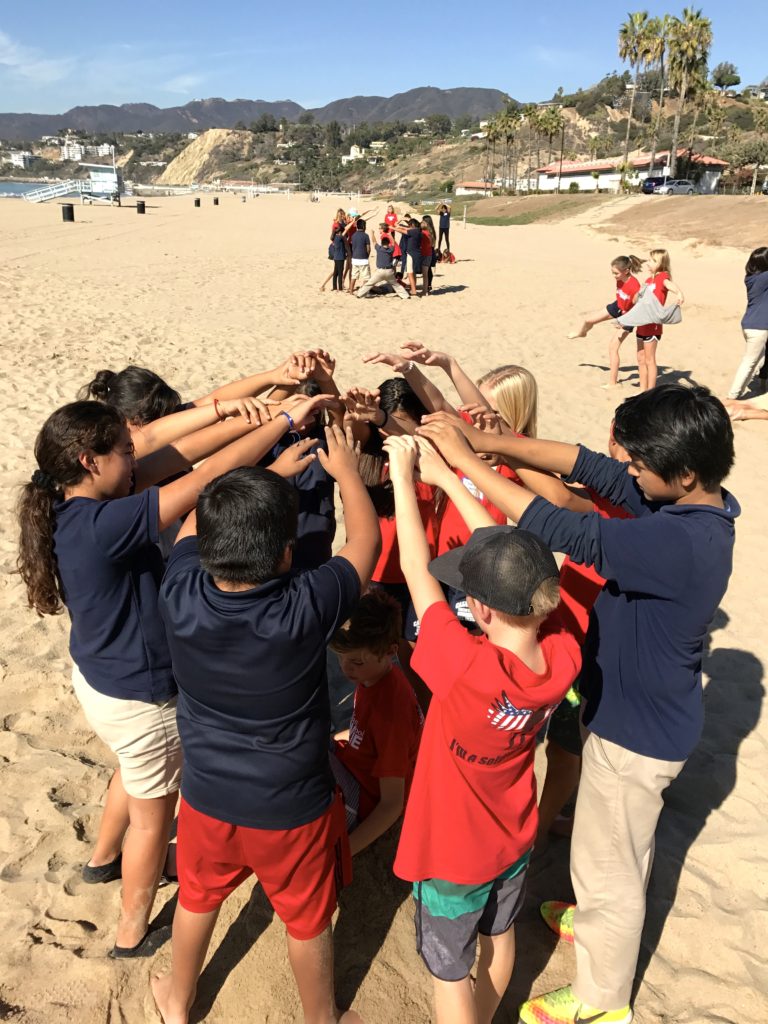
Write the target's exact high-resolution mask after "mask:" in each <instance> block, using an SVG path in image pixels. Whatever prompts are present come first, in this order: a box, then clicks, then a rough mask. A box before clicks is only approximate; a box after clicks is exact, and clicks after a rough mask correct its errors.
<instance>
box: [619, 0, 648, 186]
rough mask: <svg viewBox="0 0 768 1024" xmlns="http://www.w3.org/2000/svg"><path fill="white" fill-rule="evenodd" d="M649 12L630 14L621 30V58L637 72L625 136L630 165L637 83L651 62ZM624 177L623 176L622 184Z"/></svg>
mask: <svg viewBox="0 0 768 1024" xmlns="http://www.w3.org/2000/svg"><path fill="white" fill-rule="evenodd" d="M648 24H649V18H648V11H635V13H634V14H628V15H627V20H626V21H625V22H624V24H623V25H622V26H621V28H620V29H619V57H621V59H622V60H625V61H626V62H627V64H629V66H630V67H631V68H633V69H634V72H635V81H634V83H633V85H632V96H631V97H630V100H629V117H628V118H627V133H626V135H625V136H624V160H623V163H624V164H625V165H626V164H628V163H629V133H630V131H631V129H632V112H633V111H634V108H635V96H636V95H637V82H638V79H639V77H640V70H641V68H643V67H644V66H645V65H646V64H647V63H648V61H649V54H650V52H651V42H650V38H649V34H648ZM623 180H624V176H623V175H622V182H623Z"/></svg>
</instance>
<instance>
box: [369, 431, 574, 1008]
mask: <svg viewBox="0 0 768 1024" xmlns="http://www.w3.org/2000/svg"><path fill="white" fill-rule="evenodd" d="M422 445H423V441H422ZM385 446H386V448H387V450H388V452H389V456H390V478H391V480H392V485H393V488H394V492H395V504H396V518H397V536H398V541H399V544H400V558H401V563H402V567H403V572H404V574H405V578H406V581H407V583H408V588H409V590H410V593H411V599H412V601H413V606H414V609H415V611H416V614H417V615H418V617H419V618H420V620H421V628H420V631H419V637H418V640H417V642H416V648H415V651H414V655H413V659H412V662H411V665H412V668H413V669H414V670H415V671H416V672H418V674H419V675H420V676H421V677H422V679H423V680H424V682H425V683H426V684H427V686H428V687H429V688H430V689H431V690H432V693H433V699H432V701H431V703H430V706H429V711H428V713H427V719H426V723H425V726H424V735H423V737H422V742H421V746H420V748H419V756H418V759H417V762H416V772H415V775H414V780H413V786H412V787H411V793H410V797H409V801H408V806H407V808H406V812H405V821H404V822H403V831H402V835H401V839H400V845H399V848H398V851H397V858H396V860H395V873H396V874H397V875H399V876H400V877H401V878H405V879H407V880H408V881H411V882H413V883H414V899H415V901H416V937H417V947H418V950H419V952H420V954H421V957H422V959H423V960H424V963H425V964H426V966H427V968H428V970H429V971H430V973H431V974H432V975H433V978H434V992H435V1007H436V1018H437V1021H438V1024H443V1022H447V1021H452V1022H453V1021H472V1022H475V1024H491V1021H492V1019H493V1015H494V1013H495V1012H496V1010H497V1008H498V1006H499V1003H500V1002H501V998H502V996H503V994H504V990H505V989H506V987H507V984H508V983H509V979H510V977H511V974H512V968H513V965H514V959H515V938H514V921H515V918H516V917H517V915H518V913H519V911H520V909H521V907H522V903H523V897H524V892H525V878H526V872H527V868H528V862H529V860H530V855H531V849H532V847H533V843H534V840H535V837H536V825H537V812H536V784H535V779H534V775H533V756H534V750H535V737H536V733H537V732H538V731H539V729H540V728H541V727H542V726H543V725H544V723H545V722H546V720H547V718H548V717H549V716H550V714H551V713H552V712H553V711H554V709H555V707H556V706H557V705H558V704H559V702H560V700H561V699H562V698H563V696H564V695H565V693H566V691H567V690H568V688H569V686H570V685H571V683H572V682H573V680H574V679H575V677H576V674H577V672H578V669H579V666H580V664H581V654H580V651H579V639H580V638H579V635H578V630H577V629H576V628H575V626H574V623H573V622H572V621H571V620H570V619H568V618H564V617H561V616H560V614H557V615H553V614H552V613H553V612H555V611H556V609H557V608H558V605H559V602H560V590H559V585H558V570H557V563H556V562H555V559H554V557H553V555H552V552H551V551H549V550H548V548H547V547H546V546H545V545H544V544H543V543H542V542H541V541H540V540H539V539H538V537H536V536H534V535H533V534H531V533H527V532H526V531H523V530H515V529H513V528H512V527H509V526H499V525H497V524H495V523H493V520H492V519H491V517H490V515H489V513H488V512H487V510H486V509H485V508H484V507H483V506H482V505H481V503H480V502H479V501H477V500H476V499H475V498H474V497H473V496H472V495H471V494H470V493H469V491H468V490H467V489H466V487H464V485H463V484H462V482H461V481H460V480H459V478H458V477H457V476H456V475H455V474H454V473H453V472H452V471H451V469H450V468H449V467H448V466H447V465H446V464H445V463H444V462H443V461H442V460H441V459H440V458H439V456H438V455H437V454H436V453H435V452H434V451H433V450H432V449H431V448H430V447H429V446H424V447H420V450H419V463H418V468H419V475H420V477H421V479H422V480H424V481H425V482H427V483H430V484H432V485H434V486H437V487H440V488H442V489H445V491H446V493H447V494H448V496H449V497H450V499H451V500H452V501H454V502H455V503H456V505H457V507H458V508H459V511H460V513H461V515H462V516H463V517H464V518H465V520H466V522H467V526H468V527H469V528H470V529H474V533H472V535H471V537H470V539H469V541H468V543H467V544H466V546H465V547H463V548H456V549H454V550H453V551H450V552H448V553H447V554H445V555H441V556H440V557H439V558H437V559H434V560H433V561H431V562H430V553H429V546H428V543H427V538H426V535H425V533H424V528H423V526H422V524H421V520H420V517H419V512H418V507H417V503H416V496H415V493H414V488H413V472H414V466H415V460H416V441H415V440H414V439H413V438H389V439H387V441H386V443H385ZM491 472H492V471H491ZM494 475H495V474H494ZM488 524H493V525H488ZM440 582H443V583H445V584H447V585H448V586H449V587H454V588H456V589H458V590H461V591H462V592H464V593H465V594H466V595H467V602H468V604H469V608H470V611H471V612H472V615H473V616H474V618H475V621H476V623H477V625H478V627H479V629H480V631H481V634H482V635H480V636H472V635H471V634H470V633H468V632H467V630H466V629H465V628H464V627H463V626H462V625H461V624H460V622H459V620H458V619H457V618H456V616H455V615H454V614H453V612H452V611H451V609H450V607H449V605H448V604H447V602H446V599H445V595H444V593H443V590H442V587H441V585H440ZM478 935H479V937H480V961H479V964H478V968H477V974H476V977H477V981H476V984H475V985H474V987H473V985H472V981H471V979H470V971H471V970H472V966H473V964H474V961H475V947H476V945H477V939H478Z"/></svg>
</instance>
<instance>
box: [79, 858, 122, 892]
mask: <svg viewBox="0 0 768 1024" xmlns="http://www.w3.org/2000/svg"><path fill="white" fill-rule="evenodd" d="M82 874H83V881H84V882H87V883H88V885H96V884H98V883H99V882H114V881H115V879H117V878H122V876H123V855H122V853H119V854H118V855H117V857H115V859H114V860H112V861H110V862H109V864H99V865H98V867H92V866H91V865H90V864H84V865H83V872H82Z"/></svg>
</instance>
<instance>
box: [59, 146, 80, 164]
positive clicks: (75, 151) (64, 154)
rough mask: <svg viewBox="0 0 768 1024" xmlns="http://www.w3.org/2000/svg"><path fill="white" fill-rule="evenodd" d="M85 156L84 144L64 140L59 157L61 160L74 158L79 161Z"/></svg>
mask: <svg viewBox="0 0 768 1024" xmlns="http://www.w3.org/2000/svg"><path fill="white" fill-rule="evenodd" d="M84 156H85V146H81V145H80V143H79V142H69V141H67V142H65V143H64V145H63V146H62V147H61V159H62V160H74V161H75V162H76V163H79V162H80V161H81V160H82V159H83V157H84Z"/></svg>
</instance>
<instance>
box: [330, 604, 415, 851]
mask: <svg viewBox="0 0 768 1024" xmlns="http://www.w3.org/2000/svg"><path fill="white" fill-rule="evenodd" d="M401 618H402V616H401V612H400V605H399V604H398V603H397V601H396V600H395V599H394V598H393V597H390V596H389V594H387V593H385V592H384V591H383V590H372V591H371V592H370V593H368V594H366V595H365V596H364V597H363V598H362V599H361V601H360V604H359V605H358V607H357V608H356V609H355V611H354V613H353V615H352V617H351V618H350V619H349V621H348V622H346V623H345V624H344V625H343V626H342V628H341V629H340V630H338V632H337V633H336V634H335V636H334V638H333V640H332V641H331V648H332V650H334V651H335V652H336V653H337V654H338V656H339V664H340V665H341V670H342V672H343V673H344V675H345V676H346V677H347V678H348V679H349V680H350V681H351V682H353V683H355V684H356V689H355V695H354V702H355V703H354V710H353V712H352V720H351V722H350V724H349V729H348V730H346V732H344V733H338V734H337V735H336V737H335V744H334V751H333V754H332V755H331V768H332V770H333V773H334V775H335V776H336V781H337V783H338V784H339V786H340V787H341V789H342V792H343V794H344V803H345V805H346V811H347V828H348V830H349V832H350V841H349V845H350V849H351V851H352V854H353V856H354V854H356V853H359V852H360V851H361V850H364V849H365V848H366V846H369V845H370V844H371V843H372V842H374V841H375V840H376V839H378V838H379V836H381V835H383V834H384V833H385V832H386V831H387V829H388V828H390V827H391V826H392V825H394V823H395V822H396V821H397V819H398V818H399V817H400V815H401V814H402V813H403V807H404V806H405V803H406V800H407V799H408V792H409V790H410V786H411V780H412V778H413V769H414V766H415V764H416V753H417V751H418V749H419V740H420V739H421V728H422V724H423V722H424V718H423V716H422V714H421V711H420V709H419V705H418V702H417V700H416V696H415V694H414V692H413V689H412V688H411V685H410V683H409V682H408V680H407V679H406V678H405V676H404V675H403V673H402V671H401V669H400V668H399V667H398V666H397V665H396V664H394V663H393V658H394V657H395V656H396V654H397V648H398V641H399V639H400V632H401V628H402V627H401Z"/></svg>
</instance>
